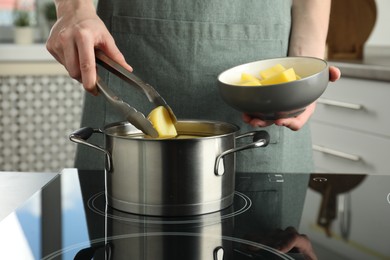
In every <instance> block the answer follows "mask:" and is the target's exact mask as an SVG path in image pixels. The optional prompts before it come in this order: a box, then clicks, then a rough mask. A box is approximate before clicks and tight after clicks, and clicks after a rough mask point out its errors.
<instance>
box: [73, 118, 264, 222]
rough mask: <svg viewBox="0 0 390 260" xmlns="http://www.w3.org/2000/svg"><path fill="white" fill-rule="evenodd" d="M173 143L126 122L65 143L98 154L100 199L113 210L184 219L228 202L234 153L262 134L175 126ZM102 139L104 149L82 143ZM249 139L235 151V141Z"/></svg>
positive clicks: (215, 125) (256, 143)
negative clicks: (101, 158)
mask: <svg viewBox="0 0 390 260" xmlns="http://www.w3.org/2000/svg"><path fill="white" fill-rule="evenodd" d="M176 128H177V131H178V134H179V137H178V138H173V139H152V138H147V137H145V136H144V135H143V134H142V132H140V131H139V130H138V129H137V128H135V127H134V126H132V125H131V124H129V123H123V122H121V123H116V124H111V125H107V126H106V127H105V128H104V129H103V130H93V129H91V128H84V129H80V130H78V131H76V132H74V133H73V134H71V136H70V139H71V140H72V141H74V142H77V143H82V144H85V145H88V146H91V147H93V148H95V149H98V150H100V151H102V152H104V153H105V154H106V155H107V156H106V198H107V203H108V204H109V205H110V206H112V207H113V208H116V209H119V210H122V211H126V212H130V213H136V214H142V215H157V216H181V215H183V216H185V215H197V214H204V213H210V212H215V211H218V210H221V209H224V208H226V207H228V206H230V205H231V204H232V203H233V195H234V184H235V183H234V180H235V152H237V151H239V150H244V149H249V148H255V147H261V146H266V145H267V144H268V139H269V137H268V134H267V132H264V131H255V132H249V133H246V134H243V135H240V136H236V134H237V132H238V130H239V128H238V127H237V126H235V125H232V124H228V123H223V122H215V121H190V120H184V121H178V123H177V124H176ZM96 132H98V133H102V134H104V135H105V147H104V148H102V147H99V146H96V145H93V144H91V143H88V142H87V141H86V139H88V137H89V136H90V135H91V134H93V133H96ZM244 137H252V138H253V139H256V140H253V141H252V140H251V142H249V143H248V144H247V145H244V146H242V147H235V143H236V139H238V138H244Z"/></svg>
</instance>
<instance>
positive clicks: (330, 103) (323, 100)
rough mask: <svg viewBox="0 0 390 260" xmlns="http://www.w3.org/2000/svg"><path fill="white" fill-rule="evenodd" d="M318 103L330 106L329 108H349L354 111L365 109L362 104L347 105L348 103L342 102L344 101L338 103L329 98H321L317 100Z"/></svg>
mask: <svg viewBox="0 0 390 260" xmlns="http://www.w3.org/2000/svg"><path fill="white" fill-rule="evenodd" d="M317 103H319V104H323V105H328V106H334V107H341V108H348V109H353V110H362V109H363V105H360V104H353V103H347V102H342V101H337V100H332V99H327V98H319V99H318V100H317Z"/></svg>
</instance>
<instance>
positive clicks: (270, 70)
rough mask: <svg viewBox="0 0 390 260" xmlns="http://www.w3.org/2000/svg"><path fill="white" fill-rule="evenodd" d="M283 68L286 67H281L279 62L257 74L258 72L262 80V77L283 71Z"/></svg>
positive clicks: (268, 76) (265, 77)
mask: <svg viewBox="0 0 390 260" xmlns="http://www.w3.org/2000/svg"><path fill="white" fill-rule="evenodd" d="M285 70H286V68H285V67H283V66H282V65H281V64H276V65H275V66H272V67H271V68H268V69H265V70H262V71H260V73H259V74H260V76H261V78H262V79H263V80H264V79H267V78H270V77H272V76H274V75H276V74H279V73H280V72H283V71H285Z"/></svg>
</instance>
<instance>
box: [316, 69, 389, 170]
mask: <svg viewBox="0 0 390 260" xmlns="http://www.w3.org/2000/svg"><path fill="white" fill-rule="evenodd" d="M357 68H359V66H357ZM349 69H350V68H349ZM341 71H342V74H343V67H342V66H341ZM352 71H353V70H352ZM345 72H346V73H345V74H346V75H343V76H342V78H341V79H340V80H339V81H337V82H335V83H330V84H329V86H328V88H327V90H326V91H325V93H324V94H323V95H322V97H321V98H320V99H319V100H318V103H317V108H316V111H315V113H314V115H313V117H312V121H311V130H312V143H313V150H314V161H315V166H316V171H317V172H333V173H334V172H339V173H342V172H355V173H368V172H370V173H372V174H378V173H381V174H388V173H389V172H390V161H389V157H388V155H389V154H390V121H389V120H388V119H389V114H388V113H389V112H388V111H390V102H388V98H389V97H390V81H388V80H387V78H386V77H388V75H389V72H386V71H385V72H384V73H382V74H381V73H379V74H378V73H376V72H375V70H373V71H372V73H370V72H369V71H362V73H361V74H360V75H365V76H366V77H364V78H363V77H361V78H359V77H358V76H359V75H357V74H351V73H352V72H351V71H348V70H347V69H345ZM378 75H383V77H385V78H381V77H378ZM369 76H372V78H370V77H369Z"/></svg>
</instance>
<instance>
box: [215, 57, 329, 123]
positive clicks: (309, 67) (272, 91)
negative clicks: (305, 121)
mask: <svg viewBox="0 0 390 260" xmlns="http://www.w3.org/2000/svg"><path fill="white" fill-rule="evenodd" d="M276 64H281V65H282V66H284V67H285V68H286V69H287V68H291V67H292V68H294V70H295V72H296V74H297V75H299V76H300V77H301V79H299V80H295V81H290V82H287V83H281V84H274V85H266V86H255V87H253V86H239V85H238V82H239V81H240V77H241V74H242V73H243V72H245V73H249V74H252V75H258V74H259V72H260V71H261V70H265V69H268V68H270V67H273V66H274V65H276ZM328 82H329V66H328V63H327V62H326V61H325V60H322V59H318V58H313V57H284V58H275V59H267V60H260V61H255V62H251V63H246V64H242V65H239V66H236V67H233V68H231V69H228V70H226V71H224V72H222V73H221V74H220V75H219V76H218V88H219V91H220V94H221V96H222V98H223V100H224V101H225V102H226V103H227V104H228V105H230V106H232V107H233V108H235V109H236V110H238V111H241V112H245V113H248V114H250V115H253V116H256V117H259V118H262V119H265V120H275V119H278V118H287V117H294V116H297V115H299V114H300V113H302V112H303V111H304V110H305V108H306V107H307V106H308V105H309V104H311V103H313V102H314V101H315V100H316V99H318V98H319V97H320V96H321V95H322V93H323V92H324V91H325V89H326V87H327V86H328Z"/></svg>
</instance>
